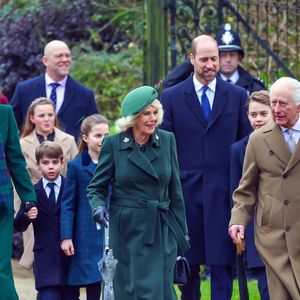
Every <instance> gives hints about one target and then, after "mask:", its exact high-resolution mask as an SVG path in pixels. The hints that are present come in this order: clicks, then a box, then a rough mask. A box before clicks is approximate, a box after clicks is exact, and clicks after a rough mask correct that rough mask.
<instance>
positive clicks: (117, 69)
mask: <svg viewBox="0 0 300 300" xmlns="http://www.w3.org/2000/svg"><path fill="white" fill-rule="evenodd" d="M72 52H73V51H72ZM76 56H77V55H75V57H76ZM142 57H143V54H142V51H141V50H139V49H137V47H135V46H134V45H131V47H129V48H127V49H123V50H121V51H120V52H118V53H117V54H109V53H107V52H105V51H100V52H90V53H86V54H78V58H74V62H73V67H72V76H73V77H74V78H75V79H76V80H78V81H79V82H81V83H82V84H84V85H86V86H88V87H89V88H91V89H93V91H94V93H95V96H96V101H97V104H98V106H99V107H100V110H101V114H103V115H104V116H105V117H107V118H108V119H109V120H110V121H115V120H116V119H117V118H119V117H120V103H121V101H122V99H123V98H124V96H125V95H126V94H127V93H128V92H129V91H130V90H132V89H133V88H135V87H137V86H140V85H142V83H143V58H142Z"/></svg>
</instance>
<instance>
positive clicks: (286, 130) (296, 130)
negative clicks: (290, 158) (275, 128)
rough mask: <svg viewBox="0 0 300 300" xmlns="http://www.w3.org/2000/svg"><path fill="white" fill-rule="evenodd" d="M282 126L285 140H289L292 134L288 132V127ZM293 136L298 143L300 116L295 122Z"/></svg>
mask: <svg viewBox="0 0 300 300" xmlns="http://www.w3.org/2000/svg"><path fill="white" fill-rule="evenodd" d="M280 127H281V130H282V134H283V137H284V139H285V141H286V142H287V141H288V139H289V137H290V135H289V133H288V128H285V127H282V126H280ZM292 136H293V138H294V140H295V143H296V144H298V141H299V138H300V118H298V120H297V122H296V123H295V125H294V126H293V127H292Z"/></svg>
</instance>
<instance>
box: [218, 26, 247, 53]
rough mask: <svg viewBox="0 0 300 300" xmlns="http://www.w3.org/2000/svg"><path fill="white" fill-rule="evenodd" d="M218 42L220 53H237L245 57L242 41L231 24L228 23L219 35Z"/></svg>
mask: <svg viewBox="0 0 300 300" xmlns="http://www.w3.org/2000/svg"><path fill="white" fill-rule="evenodd" d="M216 40H217V43H218V48H219V51H220V52H228V51H237V52H239V53H240V54H241V55H242V57H244V49H243V47H242V44H241V39H240V37H239V35H238V34H237V33H236V31H234V30H232V29H231V25H230V24H229V23H226V24H225V25H224V26H223V27H222V29H221V30H220V31H219V32H218V33H217V35H216Z"/></svg>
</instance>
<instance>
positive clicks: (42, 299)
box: [37, 286, 79, 300]
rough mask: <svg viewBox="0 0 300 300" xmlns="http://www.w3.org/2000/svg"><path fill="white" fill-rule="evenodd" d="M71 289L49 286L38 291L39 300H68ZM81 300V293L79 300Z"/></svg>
mask: <svg viewBox="0 0 300 300" xmlns="http://www.w3.org/2000/svg"><path fill="white" fill-rule="evenodd" d="M68 296H69V287H68V286H67V287H63V286H47V287H42V288H39V289H38V294H37V300H66V299H69V298H68ZM78 299H79V293H78V296H77V299H76V300H78Z"/></svg>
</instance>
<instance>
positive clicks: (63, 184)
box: [55, 176, 65, 213]
mask: <svg viewBox="0 0 300 300" xmlns="http://www.w3.org/2000/svg"><path fill="white" fill-rule="evenodd" d="M64 187H65V177H64V176H61V184H60V189H59V194H58V197H57V201H56V205H55V213H56V212H57V211H58V210H60V204H61V198H62V194H63V190H64Z"/></svg>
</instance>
